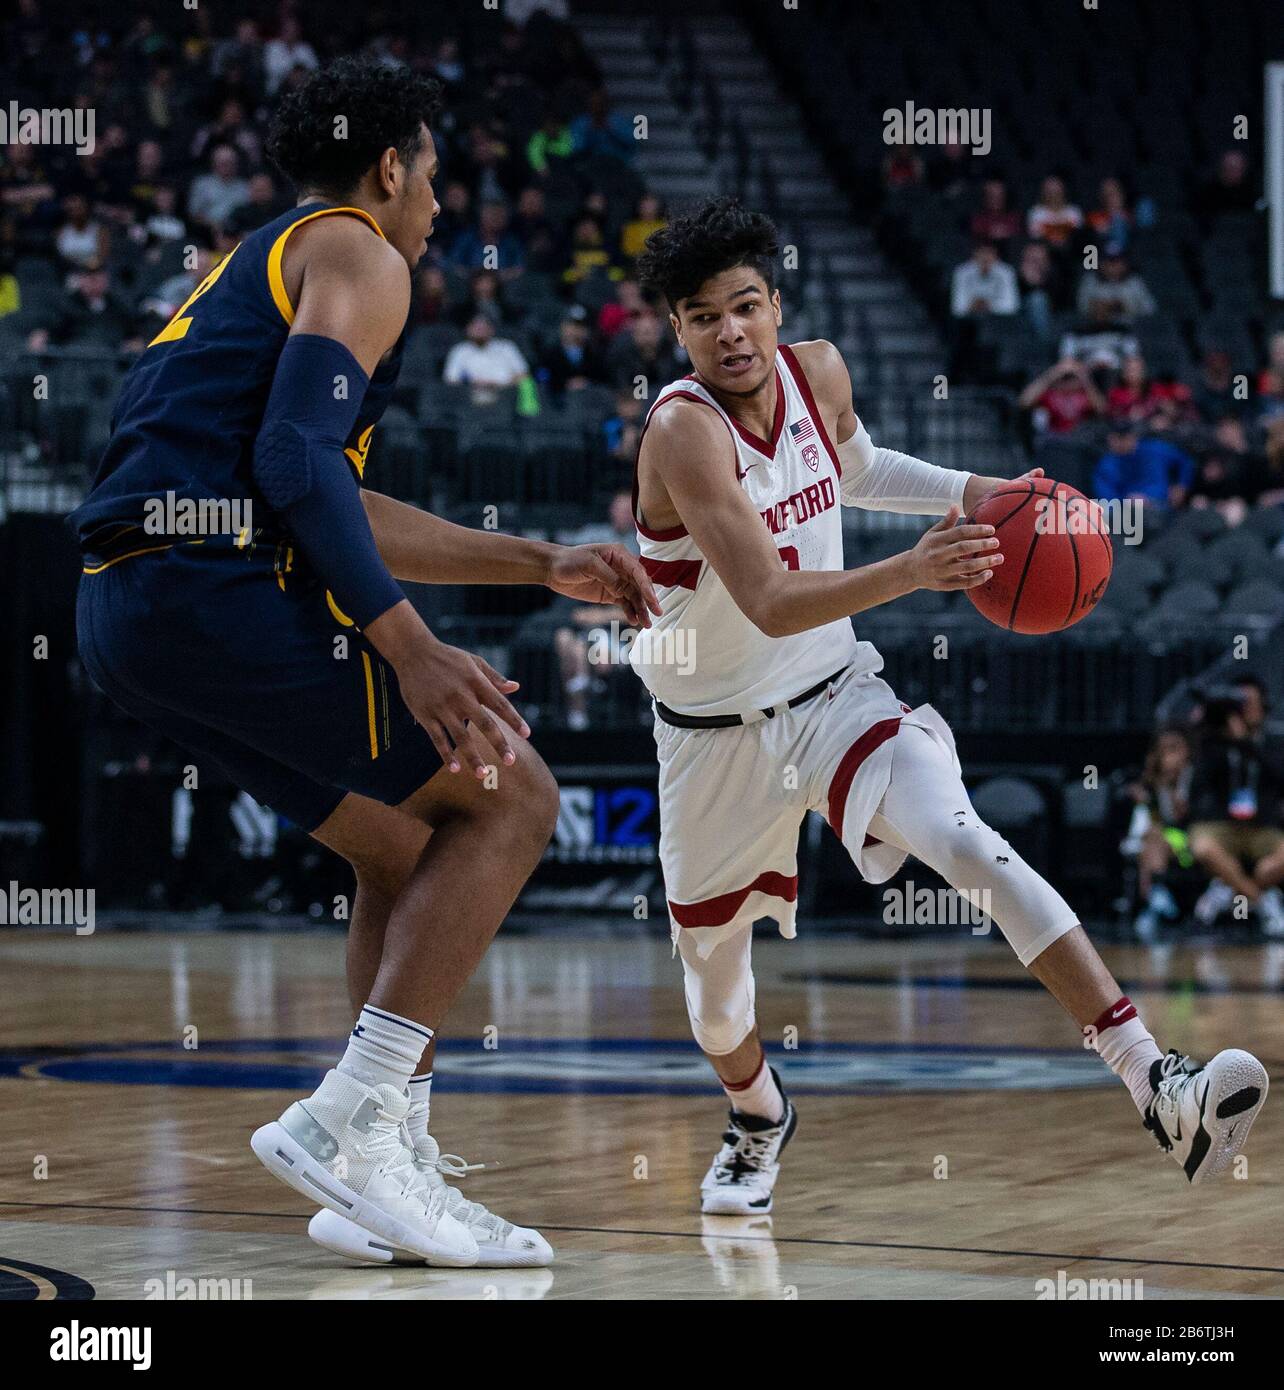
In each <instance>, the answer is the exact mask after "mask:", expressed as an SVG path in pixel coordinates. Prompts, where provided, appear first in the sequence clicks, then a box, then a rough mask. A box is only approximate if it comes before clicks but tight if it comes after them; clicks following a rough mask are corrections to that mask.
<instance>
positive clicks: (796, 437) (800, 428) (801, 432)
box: [789, 415, 816, 444]
mask: <svg viewBox="0 0 1284 1390" xmlns="http://www.w3.org/2000/svg"><path fill="white" fill-rule="evenodd" d="M815 433H816V431H815V429H814V428H813V427H812V423H811V416H809V415H804V416H803V418H802V419H801V420H799V421H798V422H797V424H793V425H790V426H789V437H790V438H791V439H792V440H793V441H794V443H795V444H801V443H802V442H803V440H804V439H810V438H811V437H812V436H813V435H814V434H815Z"/></svg>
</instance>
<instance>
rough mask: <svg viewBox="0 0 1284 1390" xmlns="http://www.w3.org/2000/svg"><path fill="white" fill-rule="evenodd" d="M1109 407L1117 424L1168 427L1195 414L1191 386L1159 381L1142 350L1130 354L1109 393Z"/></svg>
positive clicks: (1156, 427)
mask: <svg viewBox="0 0 1284 1390" xmlns="http://www.w3.org/2000/svg"><path fill="white" fill-rule="evenodd" d="M1106 409H1107V411H1108V412H1109V414H1110V418H1111V420H1113V421H1115V422H1117V423H1127V424H1132V425H1145V426H1149V427H1150V428H1152V429H1168V428H1171V427H1172V425H1174V424H1176V423H1177V422H1178V421H1179V420H1183V419H1189V418H1190V417H1191V416H1192V415H1193V414H1194V407H1193V404H1192V401H1191V394H1190V388H1189V387H1188V386H1185V385H1183V384H1182V383H1181V382H1178V381H1156V380H1154V379H1153V378H1152V377H1151V375H1150V372H1149V369H1148V368H1147V366H1146V359H1145V358H1144V357H1143V356H1142V355H1141V353H1139V352H1133V353H1129V355H1128V356H1127V357H1125V358H1124V360H1123V365H1122V366H1121V367H1120V369H1119V380H1118V381H1117V382H1116V383H1115V384H1114V385H1113V386H1112V387H1111V388H1110V391H1109V394H1108V395H1107V396H1106Z"/></svg>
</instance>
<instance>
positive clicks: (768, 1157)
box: [700, 1067, 798, 1216]
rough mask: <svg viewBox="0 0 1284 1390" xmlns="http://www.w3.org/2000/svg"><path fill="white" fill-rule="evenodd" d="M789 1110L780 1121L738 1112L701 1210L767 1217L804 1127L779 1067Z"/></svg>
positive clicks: (703, 1191)
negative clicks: (783, 1163)
mask: <svg viewBox="0 0 1284 1390" xmlns="http://www.w3.org/2000/svg"><path fill="white" fill-rule="evenodd" d="M771 1074H772V1076H774V1077H775V1078H776V1085H777V1087H778V1088H779V1090H780V1097H781V1099H782V1100H783V1101H784V1103H785V1113H784V1114H783V1115H782V1116H781V1118H780V1120H779V1122H778V1123H777V1124H772V1122H771V1121H770V1120H767V1119H764V1118H763V1117H762V1116H760V1115H745V1114H742V1113H741V1112H740V1111H739V1110H732V1111H731V1113H730V1115H728V1117H727V1128H726V1130H725V1132H724V1133H723V1136H722V1148H721V1149H719V1151H718V1154H717V1156H716V1157H715V1158H714V1160H713V1162H712V1163H711V1164H710V1165H709V1171H708V1172H707V1173H706V1174H705V1175H704V1181H703V1182H702V1183H701V1184H700V1210H701V1211H702V1212H703V1213H704V1214H705V1215H706V1216H763V1215H766V1213H767V1212H769V1211H770V1210H771V1204H772V1201H773V1198H772V1192H773V1190H774V1189H775V1186H776V1179H777V1178H778V1177H779V1176H780V1155H781V1154H782V1153H783V1152H784V1148H785V1145H786V1144H787V1143H789V1141H790V1140H791V1139H792V1138H793V1137H794V1130H795V1129H797V1128H798V1113H797V1111H796V1110H795V1109H794V1103H793V1101H791V1100H790V1099H789V1097H788V1096H787V1095H785V1088H784V1087H783V1086H781V1085H780V1077H779V1076H777V1075H776V1069H775V1067H772V1068H771Z"/></svg>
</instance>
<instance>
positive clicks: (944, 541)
mask: <svg viewBox="0 0 1284 1390" xmlns="http://www.w3.org/2000/svg"><path fill="white" fill-rule="evenodd" d="M958 519H959V509H958V507H957V506H954V507H951V508H950V509H949V511H948V512H946V514H945V515H944V516H943V517H942V518H941V519H940V521H938V522H937V523H936V525H935V526H933V527H932V528H931V530H929V531H924V532H923V535H922V536H921V537H920V539H919V542H918V544H917V545H916V546H915V547H914V549H913V550H911V551H908V552H907V553H908V555H909V557H910V574H911V576H912V577H913V579H914V582H915V585H916V586H917V587H918V588H920V589H975V588H976V587H977V586H978V585H980V584H984V583H985V582H986V581H987V580H988V579H990V578H991V576H992V575H993V573H994V570H995V568H996V567H997V566H998V565H1001V564H1002V563H1003V556H1002V555H999V554H997V553H996V552H997V551H998V548H999V542H998V539H997V537H996V536H995V534H994V527H993V526H977V525H966V526H960V525H959V524H958Z"/></svg>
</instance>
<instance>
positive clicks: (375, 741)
mask: <svg viewBox="0 0 1284 1390" xmlns="http://www.w3.org/2000/svg"><path fill="white" fill-rule="evenodd" d="M361 664H362V665H363V666H364V667H365V669H366V718H367V720H368V721H369V724H370V757H371V759H372V760H373V759H374V758H377V757H378V756H379V734H378V731H377V730H376V728H375V697H374V675H373V673H372V672H371V670H370V653H369V652H362V653H361Z"/></svg>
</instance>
